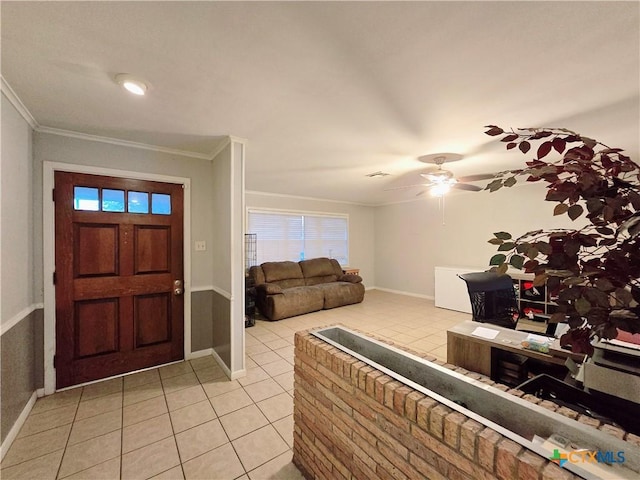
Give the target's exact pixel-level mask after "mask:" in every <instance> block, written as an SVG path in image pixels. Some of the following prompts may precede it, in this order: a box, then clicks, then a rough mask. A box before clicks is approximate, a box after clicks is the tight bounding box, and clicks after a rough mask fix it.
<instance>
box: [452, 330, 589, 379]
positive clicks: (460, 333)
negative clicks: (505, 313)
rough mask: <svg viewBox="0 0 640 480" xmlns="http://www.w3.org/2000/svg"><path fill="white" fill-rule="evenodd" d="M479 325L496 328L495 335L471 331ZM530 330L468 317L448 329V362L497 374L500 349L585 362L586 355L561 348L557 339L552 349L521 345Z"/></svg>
mask: <svg viewBox="0 0 640 480" xmlns="http://www.w3.org/2000/svg"><path fill="white" fill-rule="evenodd" d="M477 327H484V328H489V329H491V330H497V331H498V335H497V336H496V337H495V338H494V339H491V340H489V339H487V338H482V337H478V336H475V335H473V334H472V332H473V331H474V330H475V329H476V328H477ZM527 335H528V333H526V332H519V331H516V330H510V329H508V328H502V327H499V326H497V325H492V324H489V323H479V322H472V321H465V322H462V323H460V324H458V325H455V326H454V327H452V328H450V329H449V330H447V363H451V364H453V365H458V366H460V367H463V368H466V369H467V370H470V371H472V372H477V373H482V374H483V375H487V376H489V377H491V378H495V375H496V372H495V371H493V369H495V358H496V355H497V354H498V353H499V352H511V353H516V354H518V355H522V356H525V357H527V358H531V359H534V360H536V361H538V362H541V363H543V364H548V365H550V366H553V365H561V366H562V365H564V363H565V361H566V359H567V358H572V359H573V360H575V361H577V362H582V360H583V359H584V355H578V354H574V353H571V352H570V351H568V350H564V349H562V348H560V344H559V342H558V340H554V342H553V344H552V345H551V347H550V349H549V350H550V351H549V353H541V352H536V351H533V350H527V349H525V348H522V346H521V345H520V342H521V341H522V340H523V339H525V338H526V337H527Z"/></svg>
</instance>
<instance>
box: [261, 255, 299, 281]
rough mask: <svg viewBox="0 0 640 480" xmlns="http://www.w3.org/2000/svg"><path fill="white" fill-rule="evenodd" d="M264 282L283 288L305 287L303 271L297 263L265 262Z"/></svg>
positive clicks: (263, 265)
mask: <svg viewBox="0 0 640 480" xmlns="http://www.w3.org/2000/svg"><path fill="white" fill-rule="evenodd" d="M261 266H262V271H263V272H264V280H265V282H267V283H275V284H276V285H278V286H279V287H281V288H293V287H303V286H304V284H305V283H304V277H303V276H302V269H301V268H300V265H298V264H297V263H296V262H288V261H287V262H265V263H263V264H262V265H261Z"/></svg>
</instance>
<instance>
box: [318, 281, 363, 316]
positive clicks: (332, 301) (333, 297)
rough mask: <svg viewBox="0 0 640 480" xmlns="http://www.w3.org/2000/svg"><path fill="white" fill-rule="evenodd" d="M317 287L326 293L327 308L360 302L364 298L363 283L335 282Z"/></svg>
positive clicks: (325, 304)
mask: <svg viewBox="0 0 640 480" xmlns="http://www.w3.org/2000/svg"><path fill="white" fill-rule="evenodd" d="M316 288H320V289H322V291H323V293H324V306H323V308H325V309H328V308H335V307H341V306H343V305H351V304H352V303H360V302H361V301H362V300H363V299H364V285H362V283H349V282H333V283H325V284H322V285H317V286H316Z"/></svg>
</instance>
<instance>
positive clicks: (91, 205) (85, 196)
mask: <svg viewBox="0 0 640 480" xmlns="http://www.w3.org/2000/svg"><path fill="white" fill-rule="evenodd" d="M73 208H74V209H75V210H89V211H92V212H97V211H99V210H100V197H99V194H98V189H97V188H91V187H73Z"/></svg>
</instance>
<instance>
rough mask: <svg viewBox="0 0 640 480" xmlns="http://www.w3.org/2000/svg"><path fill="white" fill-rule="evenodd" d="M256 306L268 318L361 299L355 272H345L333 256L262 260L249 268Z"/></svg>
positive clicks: (360, 285)
mask: <svg viewBox="0 0 640 480" xmlns="http://www.w3.org/2000/svg"><path fill="white" fill-rule="evenodd" d="M249 276H250V277H251V278H252V280H253V282H254V285H255V288H256V306H257V307H258V310H259V311H260V313H261V314H262V315H263V316H264V317H266V318H268V319H269V320H280V319H282V318H287V317H293V316H294V315H302V314H304V313H309V312H315V311H317V310H322V309H328V308H335V307H341V306H343V305H350V304H352V303H359V302H362V300H363V299H364V285H362V278H361V277H360V276H359V275H345V274H343V273H342V268H341V267H340V264H339V263H338V262H337V260H335V259H329V258H312V259H310V260H302V261H300V262H266V263H263V264H262V265H256V266H253V267H251V268H250V269H249Z"/></svg>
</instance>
